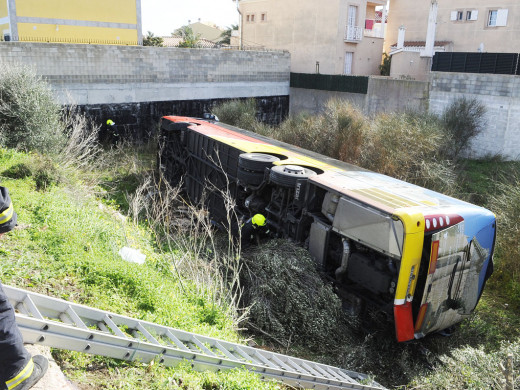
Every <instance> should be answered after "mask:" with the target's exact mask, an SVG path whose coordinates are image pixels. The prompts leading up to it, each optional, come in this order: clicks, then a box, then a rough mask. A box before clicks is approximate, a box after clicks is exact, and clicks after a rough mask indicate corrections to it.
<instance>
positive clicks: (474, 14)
mask: <svg viewBox="0 0 520 390" xmlns="http://www.w3.org/2000/svg"><path fill="white" fill-rule="evenodd" d="M477 18H478V11H477V10H476V9H473V10H471V11H466V20H477Z"/></svg>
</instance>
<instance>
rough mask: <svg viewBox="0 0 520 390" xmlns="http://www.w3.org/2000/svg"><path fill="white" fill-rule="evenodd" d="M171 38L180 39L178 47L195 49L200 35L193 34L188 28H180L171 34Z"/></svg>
mask: <svg viewBox="0 0 520 390" xmlns="http://www.w3.org/2000/svg"><path fill="white" fill-rule="evenodd" d="M172 35H173V36H177V37H181V38H182V42H181V43H179V47H197V43H198V42H199V39H200V34H195V33H194V32H193V29H192V28H191V27H190V26H182V27H180V28H178V29H177V30H175V31H174V32H173V33H172Z"/></svg>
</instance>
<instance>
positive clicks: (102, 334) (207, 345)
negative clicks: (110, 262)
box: [4, 286, 384, 390]
mask: <svg viewBox="0 0 520 390" xmlns="http://www.w3.org/2000/svg"><path fill="white" fill-rule="evenodd" d="M4 291H5V293H6V294H7V296H8V298H9V301H10V302H11V304H12V305H13V307H14V308H15V309H16V322H17V324H18V327H19V328H20V331H21V333H22V335H23V339H24V342H26V343H30V344H41V345H46V346H49V347H54V348H60V349H68V350H72V351H80V352H86V353H90V354H95V355H102V356H108V357H111V358H116V359H121V360H127V361H140V362H143V363H148V362H150V361H152V360H154V359H157V361H158V362H160V363H162V364H164V365H166V366H175V365H177V364H179V363H180V362H182V361H184V360H186V361H189V362H190V363H191V364H192V367H193V368H194V369H196V370H198V371H205V370H209V371H219V370H226V369H232V368H237V367H238V368H240V367H244V368H246V369H248V370H250V371H253V372H255V373H257V374H259V375H260V376H261V378H262V379H275V380H277V381H280V382H283V383H286V384H288V385H291V386H294V387H302V388H306V389H331V390H332V389H366V390H376V389H377V390H379V389H384V387H382V386H381V385H379V384H378V383H376V382H373V381H370V380H369V379H368V378H367V376H366V375H363V374H359V373H356V372H352V371H348V370H344V369H340V368H336V367H332V366H328V365H325V364H320V363H314V362H311V361H308V360H302V359H298V358H294V357H290V356H286V355H281V354H278V353H273V352H269V351H265V350H262V349H257V348H252V347H248V346H245V345H241V344H235V343H230V342H227V341H223V340H218V339H214V338H211V337H205V336H201V335H197V334H194V333H190V332H185V331H181V330H178V329H174V328H169V327H166V326H161V325H157V324H153V323H151V322H146V321H141V320H137V319H133V318H129V317H124V316H120V315H117V314H114V313H110V312H107V311H103V310H98V309H93V308H90V307H88V306H83V305H79V304H75V303H71V302H67V301H64V300H62V299H57V298H51V297H48V296H45V295H41V294H37V293H33V292H30V291H26V290H22V289H19V288H15V287H9V286H4ZM360 382H363V383H360ZM367 383H370V384H367Z"/></svg>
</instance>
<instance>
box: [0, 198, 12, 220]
mask: <svg viewBox="0 0 520 390" xmlns="http://www.w3.org/2000/svg"><path fill="white" fill-rule="evenodd" d="M13 211H14V208H13V203H12V202H11V204H10V205H9V207H8V208H6V209H5V210H4V211H2V212H1V213H0V225H2V224H4V223H7V222H9V221H10V220H11V218H12V217H13Z"/></svg>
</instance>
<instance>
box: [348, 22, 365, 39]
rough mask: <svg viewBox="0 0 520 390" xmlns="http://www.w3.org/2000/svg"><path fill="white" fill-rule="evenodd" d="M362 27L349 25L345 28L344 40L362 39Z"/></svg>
mask: <svg viewBox="0 0 520 390" xmlns="http://www.w3.org/2000/svg"><path fill="white" fill-rule="evenodd" d="M363 30H364V29H363V28H361V27H359V26H349V25H347V27H346V28H345V42H360V41H361V40H362V39H363Z"/></svg>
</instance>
